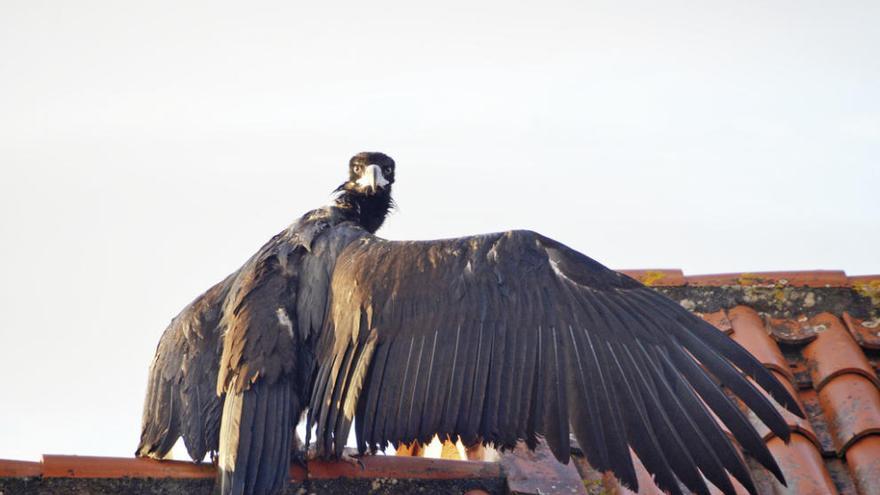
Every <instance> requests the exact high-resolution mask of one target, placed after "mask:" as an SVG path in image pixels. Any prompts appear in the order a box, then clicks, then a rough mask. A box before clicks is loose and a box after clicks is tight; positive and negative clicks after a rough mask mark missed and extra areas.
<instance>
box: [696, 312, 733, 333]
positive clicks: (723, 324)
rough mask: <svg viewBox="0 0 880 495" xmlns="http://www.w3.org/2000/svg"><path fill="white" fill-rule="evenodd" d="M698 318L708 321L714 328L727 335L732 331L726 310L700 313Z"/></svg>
mask: <svg viewBox="0 0 880 495" xmlns="http://www.w3.org/2000/svg"><path fill="white" fill-rule="evenodd" d="M700 318H702V319H704V320H706V321H708V322H709V323H711V324H712V325H713V326H714V327H715V328H717V329H718V330H721V331H722V332H724V333H726V334H728V335H730V334H731V333H733V325H731V324H730V319H729V318H728V317H727V311H724V310H723V309H721V310H718V311H715V312H714V313H700Z"/></svg>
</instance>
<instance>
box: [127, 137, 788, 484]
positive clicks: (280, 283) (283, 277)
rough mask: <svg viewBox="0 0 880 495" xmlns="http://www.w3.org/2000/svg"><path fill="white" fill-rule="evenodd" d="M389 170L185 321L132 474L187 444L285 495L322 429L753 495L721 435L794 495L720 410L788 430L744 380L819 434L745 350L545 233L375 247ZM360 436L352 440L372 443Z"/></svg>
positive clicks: (389, 164)
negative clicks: (511, 454) (140, 463)
mask: <svg viewBox="0 0 880 495" xmlns="http://www.w3.org/2000/svg"><path fill="white" fill-rule="evenodd" d="M394 169H395V164H394V161H393V160H391V158H389V157H388V156H386V155H383V154H381V153H361V154H358V155H356V156H355V157H354V158H352V160H351V162H350V164H349V179H348V181H346V182H345V183H343V184H342V185H341V186H340V187H339V188H338V189H337V191H338V193H339V195H338V197H337V199H336V200H335V202H334V204H333V205H331V206H327V207H324V208H320V209H317V210H313V211H311V212H309V213H307V214H306V215H304V216H303V217H302V218H301V219H300V220H298V221H297V222H296V223H294V224H293V225H291V226H290V227H288V228H287V229H286V230H284V231H282V232H281V233H279V234H278V235H276V236H275V237H274V238H272V239H271V240H270V241H269V242H268V243H267V244H266V245H265V246H263V247H262V248H261V249H260V250H259V251H258V252H257V254H255V255H254V256H253V257H252V258H251V259H250V260H248V261H247V263H245V264H244V266H242V268H240V269H239V270H238V271H237V272H235V273H233V274H232V275H230V276H229V277H228V278H227V279H226V280H224V281H222V282H220V283H219V284H217V285H216V286H214V287H212V288H211V289H209V290H208V292H206V293H205V294H203V295H202V296H200V297H199V298H197V299H196V300H195V301H193V302H192V303H191V304H190V305H189V306H187V307H186V308H185V309H184V310H183V312H182V313H181V314H180V315H178V316H177V317H176V318H175V319H174V320H172V322H171V325H170V326H169V327H168V329H167V330H166V331H165V333H164V335H163V336H162V339H161V341H160V342H159V347H158V349H157V352H156V358H155V359H154V361H153V364H152V367H151V370H150V382H149V385H148V389H147V398H146V402H145V405H144V420H143V429H142V433H141V443H140V446H139V447H138V451H137V454H138V455H142V456H151V457H158V458H161V457H163V456H165V455H166V454H167V452H168V451H169V450H170V448H171V447H172V445H173V444H174V442H175V441H176V440H177V438H179V437H181V436H182V437H183V439H184V442H185V443H186V446H187V449H188V450H189V453H190V455H191V456H192V457H193V459H195V460H201V459H202V458H203V457H204V455H205V454H206V453H207V452H212V453H213V452H219V468H220V478H219V480H220V481H219V482H220V485H221V491H222V493H257V494H263V493H276V492H278V491H280V490H281V489H282V487H283V486H284V483H285V482H286V480H287V472H288V470H287V465H288V463H289V462H290V456H291V449H292V447H293V445H294V444H295V443H297V442H295V439H294V433H293V430H294V428H295V426H296V424H297V423H298V422H299V420H300V419H301V417H302V415H303V413H304V412H305V411H306V410H307V411H308V416H307V422H308V425H307V426H308V428H307V431H311V429H312V427H313V426H314V427H316V436H317V438H316V443H315V447H316V452H317V455H320V456H323V457H339V456H341V455H343V447H344V445H345V443H346V441H347V439H348V434H349V431H350V429H351V427H352V424H354V425H355V429H356V434H357V446H358V449H359V451H360V452H361V453H364V452H367V451H369V452H375V451H376V450H377V449H381V448H383V447H384V446H385V445H386V444H387V443H388V442H391V443H395V444H396V443H398V442H406V443H408V442H411V441H413V440H419V441H422V442H425V441H428V440H429V439H430V438H431V437H432V436H433V435H434V434H440V435H441V437H445V436H449V437H452V438H455V437H457V436H460V437H461V438H462V440H463V441H464V442H465V443H468V444H470V443H475V442H484V443H492V444H494V445H495V446H497V447H500V448H512V447H513V446H514V445H515V444H516V442H517V441H518V440H525V441H526V442H527V444H528V445H530V446H532V447H534V446H535V445H536V443H537V441H538V439H539V438H541V437H543V438H544V439H545V440H546V442H547V444H548V445H549V447H550V449H551V450H552V452H553V453H554V455H555V456H556V457H557V458H558V459H559V460H560V461H562V462H568V459H569V453H570V452H569V433H573V434H574V436H575V437H576V438H577V440H578V443H579V444H580V446H581V447H582V448H583V450H584V452H585V454H586V456H587V458H588V460H589V461H590V463H591V464H592V465H593V466H595V467H596V468H597V469H599V470H602V471H604V470H612V471H613V472H614V473H615V474H616V475H617V476H618V477H619V478H620V479H621V480H622V481H623V483H624V484H626V485H628V486H630V487H632V488H636V487H637V480H636V475H635V470H634V468H633V465H632V462H631V460H630V454H629V448H632V449H633V450H634V451H635V452H636V454H637V455H638V456H639V458H640V459H641V460H642V462H643V463H644V465H645V467H646V468H647V469H648V471H649V472H651V473H652V474H653V475H654V477H655V480H656V482H657V484H658V485H659V486H660V487H661V488H662V489H664V490H667V491H669V492H670V493H673V494H676V493H680V488H679V484H678V482H679V481H681V483H683V484H684V485H685V486H686V487H687V488H688V489H689V490H691V491H693V492H695V493H708V488H707V486H706V484H705V482H704V480H703V478H704V477H705V479H708V480H709V481H710V482H711V483H713V484H714V485H715V486H717V487H718V488H720V489H721V490H722V491H723V492H724V493H727V494H732V493H734V489H733V486H732V485H731V482H730V480H729V478H728V476H727V473H730V474H731V475H733V476H734V477H735V478H736V479H737V480H739V481H740V483H742V484H743V486H744V487H745V488H746V489H747V490H748V491H749V492H751V493H755V487H754V484H753V483H752V481H751V479H750V477H749V473H748V470H747V469H746V467H745V465H744V464H743V461H742V459H741V458H740V457H739V455H738V453H737V452H736V450H735V449H734V447H733V446H732V444H731V443H730V441H729V440H728V438H727V437H726V435H725V434H724V433H723V432H722V430H721V429H720V427H719V426H718V425H717V424H716V422H715V421H714V420H713V418H712V416H711V414H710V411H711V412H714V413H715V415H717V417H718V418H720V419H721V420H722V421H723V422H724V424H725V425H726V426H727V428H728V429H729V430H730V431H731V432H732V433H733V435H734V436H735V437H736V439H737V441H738V442H739V443H740V444H741V445H742V446H743V447H744V450H745V451H746V453H747V454H748V455H750V456H751V457H753V458H755V459H756V460H757V461H758V462H760V463H761V464H763V465H764V466H765V467H767V468H768V469H769V470H770V471H771V472H773V474H775V475H776V476H777V478H779V479H780V480H781V479H782V474H781V473H780V471H779V468H778V467H777V465H776V462H775V461H774V459H773V457H772V456H771V454H770V452H769V451H768V450H767V448H766V446H765V444H764V442H763V441H762V440H761V438H760V437H759V436H758V434H757V433H756V432H755V430H754V428H753V427H752V426H751V424H750V423H749V422H748V420H747V419H746V418H745V416H744V415H743V413H742V412H741V411H740V409H739V408H738V407H736V405H735V404H734V403H733V402H732V401H731V400H730V399H729V398H728V397H727V396H726V395H725V393H724V392H723V391H722V389H721V387H722V386H724V387H726V388H727V389H729V390H731V391H732V392H733V393H734V394H736V395H737V396H738V397H739V398H740V399H742V400H743V402H744V403H745V404H746V405H747V406H748V407H749V408H750V409H751V410H752V411H754V412H755V414H756V415H757V416H758V417H759V418H760V419H761V420H762V421H763V422H764V423H765V424H767V426H768V427H769V428H770V429H771V430H772V431H773V432H774V433H775V434H776V435H778V436H779V437H781V438H783V439H785V440H787V439H788V436H789V430H788V427H787V425H786V423H785V421H784V420H783V419H782V417H781V416H780V414H779V413H778V412H777V410H776V409H775V407H774V406H773V405H772V404H771V403H770V402H769V401H768V400H767V399H766V398H765V396H764V395H763V394H761V393H760V392H759V391H758V390H757V389H756V388H755V386H754V385H753V384H752V383H750V382H749V380H747V379H746V375H747V376H748V377H751V378H752V379H753V380H754V381H755V382H756V383H757V384H759V385H760V386H761V387H763V388H764V389H765V390H767V391H768V392H769V393H770V394H771V395H772V396H773V397H774V398H775V399H776V400H777V401H778V402H779V403H780V404H782V405H783V406H784V407H786V408H788V409H790V410H792V411H794V412H795V413H797V414H802V413H801V412H800V411H799V409H798V407H797V405H796V402H795V401H794V399H793V398H792V397H791V396H790V395H789V394H788V392H787V391H786V390H785V388H784V387H783V386H782V385H781V384H780V383H779V382H778V381H777V380H776V379H775V378H774V377H773V375H772V374H771V373H770V372H768V371H767V370H766V369H765V368H764V367H763V366H762V365H761V363H759V362H758V361H757V360H756V359H755V358H753V357H752V356H751V355H750V354H749V353H748V352H746V351H745V350H744V349H743V348H742V347H740V346H739V345H738V344H736V343H735V342H733V341H732V340H730V339H729V338H727V337H726V336H725V335H723V334H722V333H720V332H718V331H717V330H715V329H714V328H712V327H711V326H710V325H709V324H707V323H705V322H704V321H703V320H701V319H700V318H698V317H696V316H694V315H692V314H690V313H689V312H687V311H685V310H684V309H682V308H681V307H680V306H678V305H677V304H676V303H674V302H672V301H670V300H669V299H666V298H665V297H663V296H662V295H660V294H658V293H656V292H654V291H652V290H650V289H647V288H645V287H644V286H642V285H641V284H640V283H638V282H636V281H635V280H633V279H631V278H629V277H627V276H625V275H622V274H620V273H617V272H614V271H612V270H609V269H608V268H605V267H604V266H602V265H601V264H599V263H598V262H596V261H594V260H592V259H590V258H588V257H586V256H584V255H582V254H580V253H578V252H577V251H574V250H572V249H570V248H568V247H566V246H564V245H562V244H560V243H559V242H556V241H554V240H552V239H548V238H546V237H544V236H542V235H540V234H537V233H534V232H530V231H512V232H504V233H498V234H488V235H481V236H472V237H462V238H458V239H448V240H439V241H418V242H413V241H406V242H394V241H387V240H384V239H381V238H378V237H375V236H374V235H373V233H374V232H375V231H376V230H377V229H378V228H379V227H380V226H381V225H382V223H383V221H384V219H385V217H386V215H387V213H388V211H389V209H390V208H391V206H392V200H391V187H392V184H393V183H394ZM355 418H357V421H356V422H355Z"/></svg>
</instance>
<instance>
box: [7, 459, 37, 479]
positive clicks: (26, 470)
mask: <svg viewBox="0 0 880 495" xmlns="http://www.w3.org/2000/svg"><path fill="white" fill-rule="evenodd" d="M41 474H43V467H42V466H41V465H40V463H39V462H28V461H11V460H7V459H0V478H30V477H33V476H40V475H41Z"/></svg>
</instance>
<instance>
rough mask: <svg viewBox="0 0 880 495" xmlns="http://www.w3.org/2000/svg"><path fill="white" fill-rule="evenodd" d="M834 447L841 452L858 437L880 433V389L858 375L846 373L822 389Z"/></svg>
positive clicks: (823, 405)
mask: <svg viewBox="0 0 880 495" xmlns="http://www.w3.org/2000/svg"><path fill="white" fill-rule="evenodd" d="M819 403H820V404H821V405H822V409H823V410H824V411H825V416H826V417H827V418H828V427H829V430H830V433H831V439H832V440H833V441H834V446H835V448H836V449H837V451H838V452H839V453H840V454H845V453H846V451H847V449H848V448H849V447H850V446H851V445H852V444H853V443H854V442H855V441H856V440H858V439H860V438H862V437H864V436H866V435H869V434H871V433H880V390H877V387H876V385H874V384H873V383H872V382H870V381H868V380H867V379H865V377H863V376H861V375H856V374H850V373H847V374H843V375H840V376H838V377H837V378H834V379H833V380H831V381H829V382H827V383H826V384H825V387H823V388H822V390H820V391H819Z"/></svg>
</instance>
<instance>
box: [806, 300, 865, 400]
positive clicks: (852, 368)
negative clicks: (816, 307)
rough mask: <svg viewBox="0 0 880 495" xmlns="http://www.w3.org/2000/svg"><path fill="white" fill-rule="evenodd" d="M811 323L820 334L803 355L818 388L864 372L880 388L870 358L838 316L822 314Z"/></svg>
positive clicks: (811, 319)
mask: <svg viewBox="0 0 880 495" xmlns="http://www.w3.org/2000/svg"><path fill="white" fill-rule="evenodd" d="M810 324H811V325H813V326H814V327H816V328H817V337H816V340H814V341H813V342H811V343H810V344H809V345H807V346H806V347H805V348H804V351H803V355H804V357H805V358H806V359H807V368H808V369H809V371H810V376H811V377H812V379H813V387H815V388H816V390H822V388H823V387H824V386H825V385H826V384H827V383H828V381H829V380H831V379H832V378H834V377H836V376H840V375H842V374H845V373H855V374H859V375H862V376H864V377H865V378H867V379H868V380H870V381H871V382H873V383H874V384H875V385H876V386H877V387H880V380H878V379H877V374H876V373H875V372H874V369H873V368H871V363H869V362H868V358H867V357H865V354H864V353H863V352H862V349H861V348H860V347H859V345H858V344H857V343H856V341H855V340H854V339H853V337H852V335H850V333H849V332H848V331H847V329H846V328H845V327H844V326H843V323H842V322H841V321H840V320H839V319H838V318H837V317H836V316H834V315H832V314H831V313H821V314H818V315H816V316H814V317H813V318H810Z"/></svg>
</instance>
